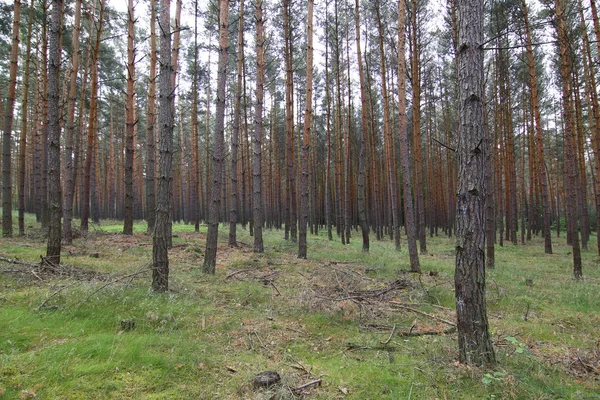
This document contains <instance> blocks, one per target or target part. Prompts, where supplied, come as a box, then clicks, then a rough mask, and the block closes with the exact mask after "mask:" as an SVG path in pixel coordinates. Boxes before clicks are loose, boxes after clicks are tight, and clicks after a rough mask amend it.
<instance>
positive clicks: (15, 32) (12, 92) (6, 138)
mask: <svg viewBox="0 0 600 400" xmlns="http://www.w3.org/2000/svg"><path fill="white" fill-rule="evenodd" d="M13 14H14V15H13V27H12V45H11V49H10V59H9V63H10V68H9V70H10V72H9V75H10V76H9V78H8V93H7V96H6V109H5V110H4V111H5V113H6V114H5V115H4V130H3V136H2V236H4V237H12V233H13V228H12V164H11V161H12V158H11V136H12V125H13V116H14V108H15V97H16V87H17V66H18V62H19V30H20V26H21V1H20V0H15V3H14V11H13ZM24 111H25V112H26V110H24Z"/></svg>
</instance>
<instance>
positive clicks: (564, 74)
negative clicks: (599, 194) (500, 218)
mask: <svg viewBox="0 0 600 400" xmlns="http://www.w3.org/2000/svg"><path fill="white" fill-rule="evenodd" d="M554 4H555V14H556V15H555V17H556V31H557V34H558V45H559V58H560V75H561V83H562V101H563V121H564V128H563V132H564V135H565V164H566V165H565V166H566V175H567V179H566V180H565V184H566V191H567V196H568V201H567V202H566V207H567V218H568V220H569V221H570V222H569V223H570V224H571V246H572V248H573V275H574V277H575V279H577V280H579V279H581V278H582V276H583V274H582V271H581V270H582V268H581V248H580V243H579V232H578V230H577V190H576V187H575V182H576V181H577V173H578V168H577V164H576V158H575V153H574V152H575V133H574V132H573V124H572V104H571V90H572V86H573V85H572V74H571V56H570V52H569V37H568V31H567V23H566V20H565V18H566V17H565V15H564V12H565V11H564V7H565V1H564V0H555V2H554Z"/></svg>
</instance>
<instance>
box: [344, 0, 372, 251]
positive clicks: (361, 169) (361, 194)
mask: <svg viewBox="0 0 600 400" xmlns="http://www.w3.org/2000/svg"><path fill="white" fill-rule="evenodd" d="M354 6H355V8H356V9H355V11H354V22H355V25H356V60H357V62H358V75H359V79H360V103H361V106H360V107H361V125H362V126H361V135H360V155H359V161H358V185H357V186H358V187H357V190H358V195H357V197H358V221H359V223H360V229H361V231H362V239H363V244H362V251H363V253H368V252H369V225H368V223H367V210H366V206H365V170H366V164H367V160H366V159H367V154H366V153H367V141H366V138H367V135H368V132H369V127H368V115H367V94H366V89H365V75H364V71H363V65H362V52H361V48H360V7H359V3H358V0H355V1H354ZM348 61H350V60H348Z"/></svg>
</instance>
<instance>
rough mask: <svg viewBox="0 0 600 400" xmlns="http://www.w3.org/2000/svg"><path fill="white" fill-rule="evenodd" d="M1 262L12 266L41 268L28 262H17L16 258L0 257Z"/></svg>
mask: <svg viewBox="0 0 600 400" xmlns="http://www.w3.org/2000/svg"><path fill="white" fill-rule="evenodd" d="M0 261H5V262H7V263H10V264H17V265H26V266H28V267H31V268H39V266H40V265H39V264H34V263H30V262H26V261H21V260H17V259H16V258H8V257H2V256H0Z"/></svg>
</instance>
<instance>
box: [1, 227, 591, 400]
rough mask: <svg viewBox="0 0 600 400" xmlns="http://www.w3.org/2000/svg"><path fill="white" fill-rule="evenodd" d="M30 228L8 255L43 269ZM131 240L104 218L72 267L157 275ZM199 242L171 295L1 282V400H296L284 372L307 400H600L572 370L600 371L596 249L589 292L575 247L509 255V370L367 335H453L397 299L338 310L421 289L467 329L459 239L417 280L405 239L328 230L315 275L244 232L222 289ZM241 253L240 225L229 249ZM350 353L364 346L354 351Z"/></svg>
mask: <svg viewBox="0 0 600 400" xmlns="http://www.w3.org/2000/svg"><path fill="white" fill-rule="evenodd" d="M26 226H29V228H28V235H27V236H25V237H18V236H15V237H14V238H12V239H6V238H2V239H0V249H1V250H0V255H2V256H4V257H11V258H19V259H21V260H26V261H30V262H35V261H36V260H39V255H40V254H44V252H45V242H44V239H43V237H41V235H40V234H39V233H38V231H37V230H39V227H38V226H37V225H36V223H35V218H34V217H32V216H30V215H28V216H27V222H26ZM36 229H37V230H36ZM121 229H122V223H121V222H118V221H102V222H101V224H100V225H98V226H96V230H95V231H94V230H92V231H91V233H90V235H89V236H88V237H87V238H78V239H76V240H75V241H74V244H73V245H70V246H65V249H64V251H63V256H62V262H63V263H64V264H69V265H72V266H74V267H79V268H85V269H90V270H94V271H97V272H101V273H109V274H119V273H121V274H125V273H131V272H134V271H136V270H138V269H139V268H140V267H142V266H144V265H145V264H147V263H148V262H149V261H150V260H151V257H152V247H151V237H150V236H148V235H146V234H145V233H144V232H145V231H146V225H145V224H144V223H141V222H140V223H136V225H135V232H136V235H135V236H133V237H126V236H124V235H121V234H120V233H119V232H120V231H121ZM193 230H194V227H193V226H191V225H185V224H175V225H174V227H173V232H174V234H175V235H177V237H175V238H174V244H175V246H176V247H175V248H174V249H173V250H171V252H170V260H171V272H170V287H171V289H172V291H171V292H169V293H165V294H156V293H153V292H151V291H150V290H149V286H150V276H149V275H143V276H141V277H140V279H136V280H134V281H133V282H132V283H131V284H128V285H125V284H124V283H117V284H113V285H109V286H107V287H106V288H104V289H103V290H100V291H97V289H98V288H100V286H101V285H103V283H102V282H98V281H92V282H88V281H81V282H74V281H72V280H65V279H58V278H52V279H48V278H46V277H44V279H43V281H40V280H38V279H37V278H36V277H34V276H33V275H31V274H25V275H24V274H6V273H2V274H0V398H3V399H4V398H6V399H19V398H28V396H30V397H31V396H33V395H34V394H35V395H36V396H37V397H36V398H41V399H88V398H97V399H119V398H120V399H129V398H144V399H173V398H181V399H188V398H189V399H197V398H203V399H204V398H215V399H217V398H219V399H220V398H223V399H230V398H231V399H246V398H257V399H262V398H270V397H271V396H272V395H273V394H276V395H279V396H280V398H292V394H291V392H290V390H289V389H285V388H283V389H280V390H279V392H277V393H276V392H275V391H269V392H265V391H260V390H254V389H253V387H252V379H253V377H254V375H255V374H257V373H259V372H261V371H265V370H274V371H278V372H279V373H280V374H281V375H282V379H283V381H284V384H285V386H289V387H298V386H300V385H301V384H303V383H306V382H308V381H310V380H313V379H316V378H319V377H321V379H322V385H321V386H319V387H310V388H308V389H306V390H307V392H306V393H305V394H307V395H310V397H311V398H316V399H336V398H348V399H371V398H385V399H405V398H409V397H410V398H412V399H434V398H454V399H486V398H487V399H492V398H494V399H504V398H515V399H580V398H600V397H599V393H600V378H599V377H598V375H595V376H594V375H593V374H588V375H586V376H583V375H581V376H575V375H574V374H573V373H572V372H573V369H576V368H575V367H576V365H575V364H576V363H577V359H576V357H577V351H578V350H577V349H579V354H580V355H581V356H585V355H586V354H587V353H588V352H590V351H592V350H593V349H594V346H595V343H596V341H597V340H598V326H600V295H598V293H600V268H599V264H600V259H599V258H598V256H597V253H596V249H595V248H591V249H590V250H585V251H583V259H584V264H583V272H584V277H585V279H584V281H583V282H575V281H574V280H573V278H572V271H571V256H570V253H569V252H570V249H569V248H568V247H567V246H565V245H564V244H563V239H562V238H561V239H556V238H553V242H554V249H555V254H554V255H545V254H544V253H543V243H542V242H541V241H540V240H539V239H538V238H536V239H534V241H533V243H530V244H528V245H526V246H513V245H512V244H507V245H505V246H504V247H497V250H496V252H497V254H496V260H497V262H496V268H495V269H494V270H488V271H487V276H488V286H487V298H488V315H489V320H490V329H491V332H492V337H493V340H494V343H495V349H496V354H497V358H498V363H497V365H495V366H493V368H487V369H486V368H474V367H468V366H464V365H460V364H457V363H456V358H457V348H456V347H457V343H456V334H450V335H434V336H421V337H400V336H397V335H392V336H390V330H389V329H387V330H377V329H366V328H365V327H367V326H368V325H369V324H379V325H386V326H388V327H389V326H395V327H396V332H399V331H408V330H410V329H411V326H413V324H415V323H416V327H415V329H417V330H418V329H423V328H425V327H429V328H436V329H437V328H444V327H445V326H444V325H443V324H441V323H439V322H438V321H435V320H433V319H431V318H427V317H423V316H422V315H419V314H415V313H410V312H408V311H405V310H401V309H392V308H391V307H390V304H389V303H387V302H363V303H362V305H360V306H359V305H357V304H355V303H354V302H352V301H347V300H346V301H344V300H340V301H337V302H335V301H330V300H327V301H325V300H323V299H322V298H321V297H329V298H340V297H343V296H344V293H346V292H345V291H348V290H351V289H352V288H353V287H354V286H356V287H359V288H361V289H373V288H380V287H383V286H385V285H387V284H389V283H390V282H392V281H394V280H396V279H398V278H403V279H407V280H408V281H409V282H411V285H412V286H411V287H410V288H409V289H406V290H402V291H399V292H397V293H396V292H395V293H394V294H393V295H391V296H393V297H390V298H388V300H392V301H397V302H401V303H404V304H409V303H410V304H411V307H414V308H418V309H419V310H421V311H423V312H426V313H429V314H435V315H438V316H440V317H441V318H446V319H448V318H449V319H452V318H454V317H453V312H452V311H451V310H447V309H445V308H444V307H447V308H451V309H453V308H454V294H453V271H454V257H453V246H454V239H453V238H446V237H441V236H440V237H433V238H428V243H427V246H428V251H429V253H428V254H426V255H421V265H422V269H423V271H424V274H423V275H422V277H421V278H420V279H419V278H418V277H416V276H414V275H411V274H407V273H403V272H401V270H406V269H408V252H407V248H406V243H405V242H403V243H402V249H401V250H400V251H399V252H396V251H395V250H394V245H393V243H392V242H390V241H389V239H386V240H384V241H376V240H374V238H372V242H371V253H370V254H363V253H361V247H362V245H361V242H360V235H359V234H358V233H353V237H352V241H351V244H350V245H348V246H343V245H341V244H340V243H339V241H337V240H336V241H333V242H330V241H328V240H327V238H326V232H325V231H321V232H320V234H319V236H310V235H309V239H308V244H309V248H308V256H309V259H308V260H298V259H297V258H296V251H297V247H296V245H295V244H293V243H291V242H286V241H284V240H283V232H281V231H275V230H273V231H270V230H266V231H265V253H264V254H254V253H252V252H251V248H250V247H248V246H246V245H251V244H252V240H253V238H252V237H250V236H249V234H248V231H246V230H243V229H241V228H240V229H238V233H239V240H240V241H241V242H243V243H245V244H246V245H242V246H240V247H239V248H237V249H229V248H227V247H226V246H225V245H223V247H220V249H219V256H218V257H219V260H220V261H219V262H218V266H217V272H216V274H215V276H206V275H204V274H202V272H201V266H202V260H203V254H204V246H205V233H206V227H205V226H202V227H201V232H200V233H199V234H197V233H194V232H193ZM226 238H227V231H226V230H225V228H224V227H223V226H222V227H221V229H220V238H219V240H220V243H226ZM594 243H595V237H594V238H593V240H590V244H594ZM92 253H98V258H95V257H90V254H92ZM3 267H8V265H4V264H2V265H0V268H3ZM240 271H241V272H240ZM430 271H431V272H436V273H437V275H435V274H434V275H429V274H428V273H429V272H430ZM236 272H237V274H236ZM269 274H275V275H269ZM265 276H266V277H269V276H271V278H270V279H272V283H273V284H272V285H271V284H270V283H269V281H264V280H262V279H263V278H261V277H265ZM526 279H531V280H532V281H533V286H528V285H526V284H525V281H526ZM71 284H73V286H71V287H68V288H65V289H64V290H63V291H61V292H60V293H58V294H57V295H55V296H54V297H52V298H51V299H50V300H49V301H48V302H47V304H46V305H47V306H48V307H46V308H44V309H42V310H38V306H39V305H40V304H41V303H42V302H43V301H44V300H46V299H47V298H48V297H49V296H50V295H52V294H53V293H55V292H56V291H57V290H59V289H61V288H63V287H65V285H71ZM96 291H97V292H96ZM319 296H321V297H319ZM124 319H130V320H134V321H135V329H133V330H130V331H123V330H122V327H121V323H120V322H121V321H122V320H124ZM388 338H389V342H388V343H385V342H386V340H387V339H388ZM506 338H515V339H514V340H513V339H509V340H506ZM349 343H351V344H353V345H354V346H358V347H359V348H352V349H349V345H348V344H349ZM382 343H384V344H382ZM574 365H575V367H574ZM569 366H571V370H570V369H569ZM302 368H304V369H305V370H304V371H303V370H302ZM306 371H310V374H308V373H307V372H306ZM494 372H495V373H496V374H495V375H494ZM487 377H492V378H493V379H492V378H487Z"/></svg>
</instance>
